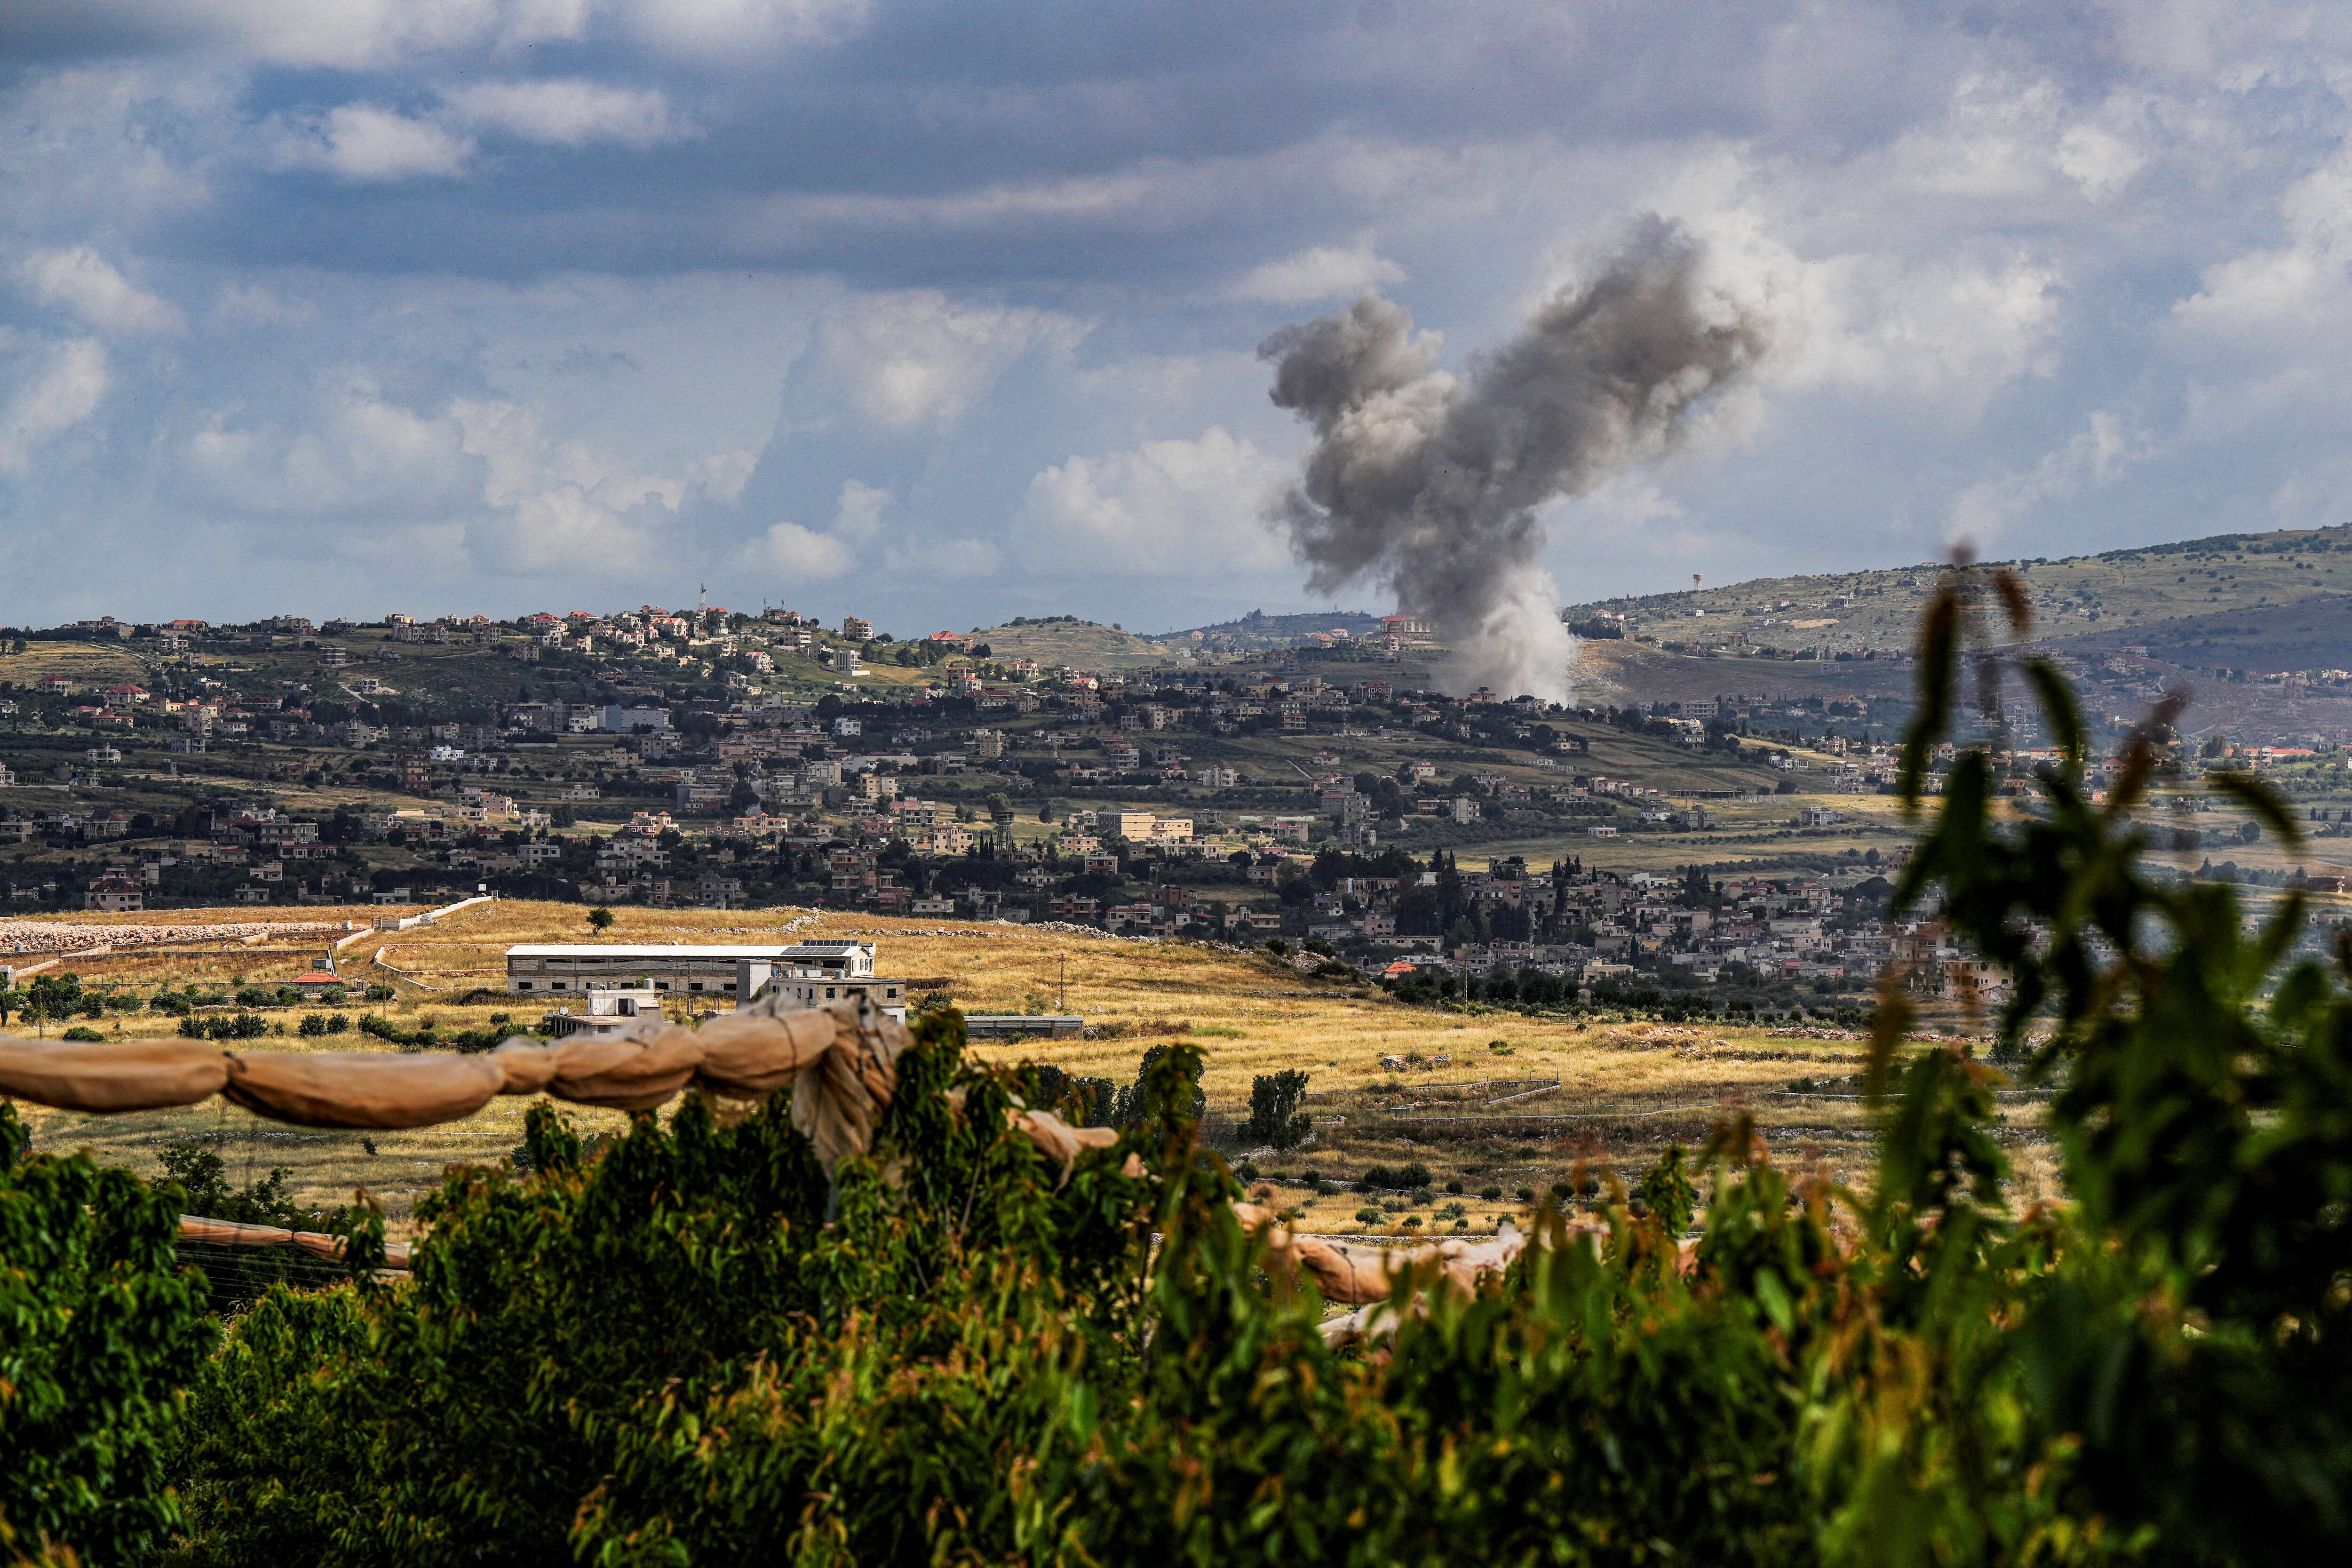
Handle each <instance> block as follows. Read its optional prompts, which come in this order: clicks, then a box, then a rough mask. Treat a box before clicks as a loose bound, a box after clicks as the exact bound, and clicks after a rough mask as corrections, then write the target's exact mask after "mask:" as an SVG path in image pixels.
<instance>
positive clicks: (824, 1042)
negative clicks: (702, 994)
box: [694, 1007, 837, 1100]
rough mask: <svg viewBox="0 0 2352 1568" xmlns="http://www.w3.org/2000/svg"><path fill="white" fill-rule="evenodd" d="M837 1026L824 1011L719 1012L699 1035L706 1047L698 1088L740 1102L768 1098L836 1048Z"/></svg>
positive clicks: (699, 1073)
mask: <svg viewBox="0 0 2352 1568" xmlns="http://www.w3.org/2000/svg"><path fill="white" fill-rule="evenodd" d="M836 1028H837V1026H836V1025H835V1020H834V1016H833V1015H832V1014H830V1013H828V1012H825V1011H824V1009H823V1008H820V1007H806V1008H803V1009H801V1010H800V1011H798V1012H793V1013H772V1014H763V1013H759V1012H744V1013H723V1014H720V1015H719V1016H717V1017H715V1018H711V1019H709V1020H707V1021H706V1022H705V1023H704V1024H703V1026H702V1027H701V1028H699V1029H697V1030H696V1031H695V1032H694V1037H695V1039H696V1040H698V1041H699V1042H700V1043H701V1046H702V1065H701V1066H700V1067H699V1068H697V1069H696V1071H695V1075H694V1081H695V1084H696V1085H697V1087H698V1088H702V1089H709V1090H710V1091H711V1092H712V1093H713V1094H724V1095H730V1096H732V1097H734V1098H736V1099H739V1100H762V1099H765V1098H766V1097H767V1096H769V1095H771V1094H773V1093H775V1092H776V1090H778V1089H783V1088H785V1087H787V1086H788V1085H790V1084H791V1083H792V1081H793V1079H794V1078H796V1077H798V1076H799V1074H800V1071H801V1069H802V1068H805V1067H807V1066H809V1065H810V1064H811V1063H813V1062H814V1061H815V1060H816V1058H819V1057H820V1056H823V1055H824V1053H825V1052H826V1051H827V1050H829V1049H831V1048H832V1046H833V1042H834V1037H835V1032H836Z"/></svg>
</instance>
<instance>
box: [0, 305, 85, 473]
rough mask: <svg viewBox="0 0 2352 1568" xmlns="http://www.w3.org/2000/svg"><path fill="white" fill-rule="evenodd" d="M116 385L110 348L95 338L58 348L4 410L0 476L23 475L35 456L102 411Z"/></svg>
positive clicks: (21, 385)
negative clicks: (109, 390) (108, 356)
mask: <svg viewBox="0 0 2352 1568" xmlns="http://www.w3.org/2000/svg"><path fill="white" fill-rule="evenodd" d="M110 384H111V377H110V375H109V374H108V369H107V363H106V349H105V347H104V345H102V344H100V342H97V340H95V339H92V338H76V339H74V340H72V341H71V342H63V343H59V344H57V345H56V346H55V347H53V348H51V349H50V350H49V351H48V352H47V353H46V354H45V355H43V356H42V363H39V364H38V365H37V367H36V368H34V370H33V371H32V374H29V375H27V376H26V378H25V379H24V380H23V381H22V382H21V383H19V384H18V385H17V387H16V391H15V392H14V393H12V394H11V395H9V397H8V400H7V402H6V403H5V405H0V473H12V474H14V473H22V472H24V470H25V468H26V467H27V466H28V465H29V464H30V463H31V461H32V458H33V454H34V453H35V452H37V451H38V450H39V449H40V448H41V447H44V446H46V445H47V443H48V442H50V441H51V440H53V439H55V438H56V437H58V436H62V435H63V434H65V433H66V432H67V431H68V430H70V429H72V428H73V427H74V426H77V425H79V424H80V423H81V422H82V421H84V420H86V419H88V418H89V416H91V415H93V414H95V413H97V412H98V407H99V405H100V403H102V402H104V401H105V400H106V390H107V387H108V386H109V385H110Z"/></svg>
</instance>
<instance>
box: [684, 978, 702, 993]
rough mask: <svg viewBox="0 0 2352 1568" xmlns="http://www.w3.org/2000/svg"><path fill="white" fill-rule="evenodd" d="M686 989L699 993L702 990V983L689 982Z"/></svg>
mask: <svg viewBox="0 0 2352 1568" xmlns="http://www.w3.org/2000/svg"><path fill="white" fill-rule="evenodd" d="M686 988H687V989H688V991H699V990H701V989H702V982H701V981H699V980H689V981H688V982H687V983H686Z"/></svg>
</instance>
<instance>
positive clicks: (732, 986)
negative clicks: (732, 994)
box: [719, 980, 735, 991]
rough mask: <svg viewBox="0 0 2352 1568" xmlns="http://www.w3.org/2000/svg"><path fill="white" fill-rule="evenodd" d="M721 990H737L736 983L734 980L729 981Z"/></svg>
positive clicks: (722, 985)
mask: <svg viewBox="0 0 2352 1568" xmlns="http://www.w3.org/2000/svg"><path fill="white" fill-rule="evenodd" d="M719 989H720V990H721V991H732V990H734V989H735V983H734V982H733V981H732V980H730V981H727V982H725V983H724V984H721V985H720V986H719Z"/></svg>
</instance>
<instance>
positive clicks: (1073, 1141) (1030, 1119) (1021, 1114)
mask: <svg viewBox="0 0 2352 1568" xmlns="http://www.w3.org/2000/svg"><path fill="white" fill-rule="evenodd" d="M1004 1120H1005V1121H1007V1122H1008V1123H1010V1124H1011V1126H1012V1127H1013V1131H1016V1132H1018V1133H1020V1134H1021V1135H1022V1136H1023V1137H1024V1138H1026V1139H1028V1140H1029V1142H1032V1143H1034V1144H1035V1145H1036V1146H1037V1149H1038V1152H1040V1153H1042V1154H1044V1155H1045V1157H1046V1158H1047V1159H1050V1160H1059V1161H1060V1162H1061V1163H1062V1180H1063V1181H1065V1182H1066V1181H1068V1180H1069V1179H1070V1167H1071V1166H1073V1165H1075V1164H1076V1163H1077V1161H1078V1156H1079V1154H1081V1153H1082V1152H1085V1151H1087V1150H1088V1149H1108V1148H1109V1147H1110V1146H1111V1145H1112V1144H1114V1143H1116V1142H1118V1128H1116V1127H1073V1126H1071V1125H1070V1124H1069V1123H1068V1122H1066V1121H1063V1120H1062V1119H1061V1118H1060V1117H1058V1116H1056V1115H1055V1114H1054V1113H1053V1112H1052V1111H1050V1110H1006V1111H1005V1113H1004ZM1129 1158H1130V1159H1132V1158H1133V1156H1132V1155H1130V1156H1129Z"/></svg>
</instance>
